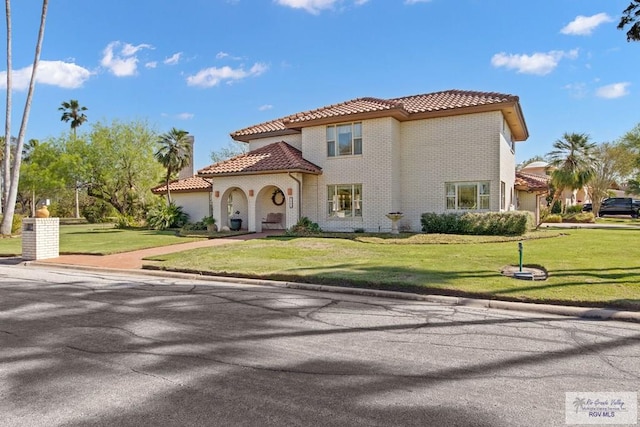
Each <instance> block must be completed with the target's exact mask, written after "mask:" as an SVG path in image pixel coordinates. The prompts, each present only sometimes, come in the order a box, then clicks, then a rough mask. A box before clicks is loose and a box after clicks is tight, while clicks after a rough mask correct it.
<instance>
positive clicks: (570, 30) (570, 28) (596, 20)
mask: <svg viewBox="0 0 640 427" xmlns="http://www.w3.org/2000/svg"><path fill="white" fill-rule="evenodd" d="M607 22H613V18H612V17H610V16H609V15H607V14H606V13H598V14H596V15H593V16H582V15H578V16H577V17H576V19H574V20H573V21H571V22H569V23H568V24H567V25H566V26H565V27H564V28H562V29H561V30H560V32H561V33H562V34H567V35H571V36H588V35H590V34H591V33H592V32H593V30H595V29H596V28H597V27H598V26H600V25H602V24H604V23H607Z"/></svg>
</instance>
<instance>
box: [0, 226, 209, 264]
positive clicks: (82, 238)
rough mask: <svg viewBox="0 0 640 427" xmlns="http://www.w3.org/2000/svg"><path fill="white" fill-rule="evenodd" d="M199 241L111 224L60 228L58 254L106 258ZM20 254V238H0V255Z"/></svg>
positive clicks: (168, 232) (171, 232)
mask: <svg viewBox="0 0 640 427" xmlns="http://www.w3.org/2000/svg"><path fill="white" fill-rule="evenodd" d="M194 240H198V238H194V237H178V236H176V233H175V232H174V231H157V230H123V229H118V228H114V226H113V224H83V225H61V226H60V253H61V254H95V255H108V254H113V253H119V252H128V251H134V250H138V249H146V248H153V247H157V246H167V245H175V244H177V243H186V242H191V241H194ZM21 253H22V238H20V237H14V238H7V239H0V256H18V255H20V254H21Z"/></svg>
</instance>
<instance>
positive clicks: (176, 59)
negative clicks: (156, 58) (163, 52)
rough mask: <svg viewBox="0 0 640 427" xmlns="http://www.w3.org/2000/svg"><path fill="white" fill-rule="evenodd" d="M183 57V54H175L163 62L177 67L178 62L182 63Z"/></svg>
mask: <svg viewBox="0 0 640 427" xmlns="http://www.w3.org/2000/svg"><path fill="white" fill-rule="evenodd" d="M181 57H182V52H178V53H174V54H173V55H172V56H170V57H169V58H166V59H165V60H164V61H163V62H164V63H165V64H166V65H176V64H177V63H178V62H180V58H181Z"/></svg>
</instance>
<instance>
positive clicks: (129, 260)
mask: <svg viewBox="0 0 640 427" xmlns="http://www.w3.org/2000/svg"><path fill="white" fill-rule="evenodd" d="M280 232H281V231H280ZM273 234H275V233H274V232H262V233H250V234H242V235H240V236H234V237H227V238H220V239H203V240H198V241H195V242H189V243H180V244H177V245H170V246H159V247H156V248H149V249H141V250H139V251H132V252H122V253H118V254H113V255H60V256H59V257H57V258H48V259H42V260H38V261H37V262H38V263H44V264H63V265H77V266H85V267H101V268H110V269H113V268H117V269H125V270H129V269H141V268H142V265H143V264H144V263H145V261H144V258H146V257H151V256H155V255H164V254H170V253H174V252H182V251H186V250H189V249H199V248H210V247H211V248H213V247H216V246H220V245H226V244H230V243H238V242H242V241H245V240H250V239H260V238H263V237H266V236H269V235H273ZM147 262H148V263H151V262H153V261H147Z"/></svg>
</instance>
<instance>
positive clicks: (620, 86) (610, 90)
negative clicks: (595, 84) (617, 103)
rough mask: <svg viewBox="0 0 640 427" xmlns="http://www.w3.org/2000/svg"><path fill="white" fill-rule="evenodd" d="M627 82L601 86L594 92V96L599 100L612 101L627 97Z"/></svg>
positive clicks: (628, 84)
mask: <svg viewBox="0 0 640 427" xmlns="http://www.w3.org/2000/svg"><path fill="white" fill-rule="evenodd" d="M630 85H631V83H629V82H621V83H613V84H610V85H606V86H602V87H600V88H598V90H597V91H596V95H597V96H598V97H600V98H607V99H614V98H621V97H623V96H626V95H629V86H630Z"/></svg>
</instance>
